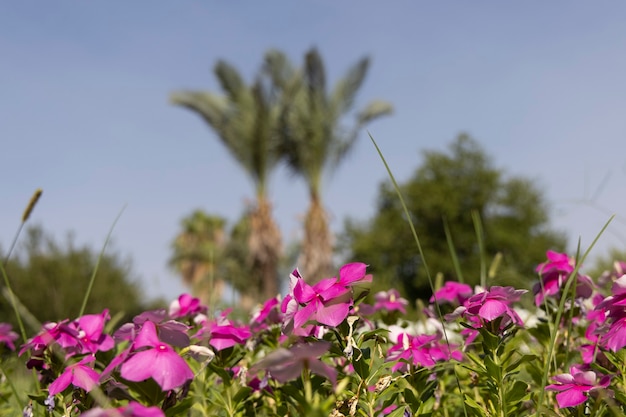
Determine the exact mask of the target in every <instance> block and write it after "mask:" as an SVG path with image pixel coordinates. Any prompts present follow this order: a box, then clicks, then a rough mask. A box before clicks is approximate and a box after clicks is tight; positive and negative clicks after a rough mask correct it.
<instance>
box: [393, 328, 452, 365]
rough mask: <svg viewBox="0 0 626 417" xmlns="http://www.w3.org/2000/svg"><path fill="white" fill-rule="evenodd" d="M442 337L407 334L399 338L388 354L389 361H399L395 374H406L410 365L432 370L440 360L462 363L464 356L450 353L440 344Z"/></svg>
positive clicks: (437, 335) (402, 334)
mask: <svg viewBox="0 0 626 417" xmlns="http://www.w3.org/2000/svg"><path fill="white" fill-rule="evenodd" d="M440 339H441V335H439V334H433V335H419V336H411V335H409V334H406V333H401V334H400V335H399V336H398V343H396V344H395V345H394V346H392V347H391V348H390V349H389V351H388V352H387V361H388V362H389V361H398V363H396V364H395V365H393V367H392V368H391V370H392V371H393V372H395V371H397V370H400V371H402V372H406V371H407V370H408V363H410V364H412V365H413V366H417V367H419V366H421V367H426V368H430V367H432V366H435V363H436V362H437V361H440V360H446V361H447V360H450V359H451V358H452V359H456V360H458V361H460V360H461V359H462V358H463V354H462V353H461V352H460V351H458V350H454V351H452V352H450V349H449V348H448V346H446V345H445V344H441V343H439V340H440ZM401 359H404V361H401Z"/></svg>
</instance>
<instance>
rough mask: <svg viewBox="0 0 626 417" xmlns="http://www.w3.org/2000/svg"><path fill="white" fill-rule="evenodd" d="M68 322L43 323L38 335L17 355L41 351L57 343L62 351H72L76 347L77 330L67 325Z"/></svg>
mask: <svg viewBox="0 0 626 417" xmlns="http://www.w3.org/2000/svg"><path fill="white" fill-rule="evenodd" d="M68 322H69V320H67V319H66V320H63V321H61V322H59V323H53V322H49V323H45V324H44V325H43V326H42V329H41V330H40V331H39V333H38V334H37V335H36V336H35V337H33V338H32V339H30V340H29V341H28V342H26V343H25V344H24V345H23V346H22V348H21V349H20V352H19V355H22V354H23V353H24V352H25V351H27V350H29V349H31V350H36V351H43V350H44V349H46V348H47V347H48V346H50V345H52V344H54V343H57V344H58V345H59V346H61V347H62V348H64V349H73V348H75V347H76V346H77V345H78V343H79V342H78V330H76V329H75V328H74V327H73V326H71V325H70V324H68Z"/></svg>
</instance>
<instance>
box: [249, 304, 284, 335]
mask: <svg viewBox="0 0 626 417" xmlns="http://www.w3.org/2000/svg"><path fill="white" fill-rule="evenodd" d="M282 321H283V315H282V314H281V311H280V301H279V297H274V298H270V299H269V300H267V301H266V302H265V303H264V304H263V306H262V307H261V308H260V309H259V310H258V311H256V312H254V314H253V315H252V319H251V321H250V329H251V330H254V331H260V330H264V329H267V328H268V326H270V325H273V324H279V323H281V322H282Z"/></svg>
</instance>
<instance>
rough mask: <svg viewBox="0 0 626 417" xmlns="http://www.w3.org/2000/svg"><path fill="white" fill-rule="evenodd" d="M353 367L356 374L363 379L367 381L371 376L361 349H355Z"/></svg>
mask: <svg viewBox="0 0 626 417" xmlns="http://www.w3.org/2000/svg"><path fill="white" fill-rule="evenodd" d="M352 366H353V367H354V370H355V372H356V373H357V374H358V375H359V376H360V377H361V379H367V378H368V377H369V375H370V367H369V365H368V364H367V361H366V360H365V355H364V354H363V351H361V349H359V348H356V347H355V348H354V352H353V356H352Z"/></svg>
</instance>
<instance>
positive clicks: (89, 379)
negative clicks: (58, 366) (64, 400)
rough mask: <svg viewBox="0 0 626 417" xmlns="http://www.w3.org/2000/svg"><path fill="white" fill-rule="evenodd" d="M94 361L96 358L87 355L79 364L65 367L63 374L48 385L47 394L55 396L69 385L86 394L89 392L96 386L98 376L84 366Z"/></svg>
mask: <svg viewBox="0 0 626 417" xmlns="http://www.w3.org/2000/svg"><path fill="white" fill-rule="evenodd" d="M95 360H96V358H95V357H94V356H93V355H89V356H86V357H84V358H83V359H82V360H81V361H80V362H78V363H75V364H73V365H69V366H67V367H66V368H65V370H64V371H63V373H62V374H61V375H59V377H58V378H57V379H55V380H54V382H52V384H50V386H49V387H48V393H49V394H50V395H56V394H58V393H59V392H61V391H63V390H64V389H65V388H67V387H68V386H69V385H70V384H72V385H74V386H75V387H80V388H82V389H84V390H85V391H87V392H89V391H91V390H92V389H93V388H94V387H95V386H97V385H98V379H99V378H100V375H98V373H97V372H96V371H94V370H93V369H92V368H90V367H89V366H87V365H86V364H88V363H91V362H93V361H95Z"/></svg>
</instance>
